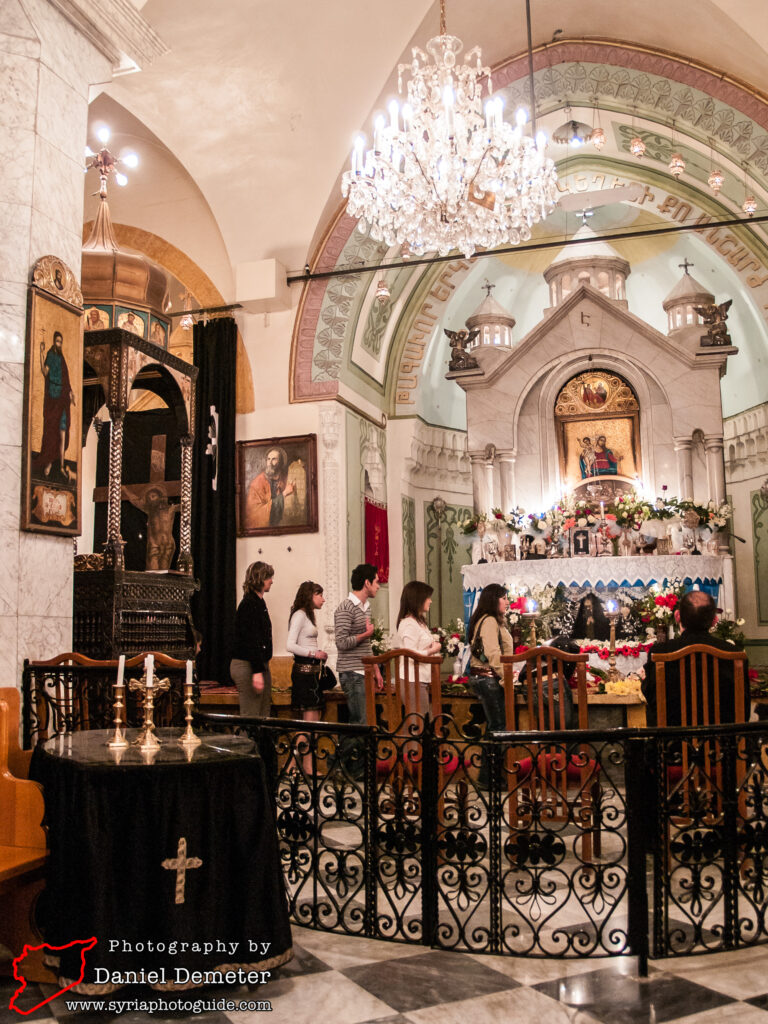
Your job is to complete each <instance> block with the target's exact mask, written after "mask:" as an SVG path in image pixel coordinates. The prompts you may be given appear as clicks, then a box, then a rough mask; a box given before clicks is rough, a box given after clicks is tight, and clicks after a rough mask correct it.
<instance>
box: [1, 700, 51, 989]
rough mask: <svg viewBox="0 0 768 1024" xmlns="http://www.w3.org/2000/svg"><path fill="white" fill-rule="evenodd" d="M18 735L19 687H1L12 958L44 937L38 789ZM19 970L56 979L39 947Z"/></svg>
mask: <svg viewBox="0 0 768 1024" xmlns="http://www.w3.org/2000/svg"><path fill="white" fill-rule="evenodd" d="M18 737H19V692H18V690H16V689H15V688H14V687H0V943H2V945H4V946H6V947H7V948H8V949H9V950H10V952H11V953H12V955H13V956H14V957H16V956H19V954H20V953H22V952H23V950H24V944H25V943H27V944H28V945H39V944H40V943H41V942H42V941H43V940H42V938H41V937H40V935H39V933H38V932H37V931H36V930H35V928H34V925H33V922H32V909H33V907H34V904H35V901H36V899H37V896H38V894H39V892H40V890H41V889H42V887H43V874H44V868H45V862H46V859H47V857H48V850H47V841H46V835H45V831H44V829H43V827H42V824H41V822H42V820H43V813H44V810H45V804H44V801H43V791H42V788H41V787H40V786H38V784H37V783H36V782H30V781H29V780H28V779H27V778H26V777H25V776H26V775H27V774H28V772H29V760H30V757H31V756H32V752H31V751H28V750H27V751H25V750H21V749H20V747H19V741H18ZM0 973H2V974H10V975H12V974H13V963H12V962H11V961H8V962H7V963H2V964H0ZM23 973H24V977H25V978H27V979H28V980H29V981H37V982H40V981H43V982H49V983H51V984H55V983H56V977H55V976H54V975H53V974H52V973H51V972H50V971H49V970H48V969H47V968H46V967H45V966H44V965H43V962H42V955H41V953H40V952H37V953H32V954H30V955H29V956H27V957H26V959H25V960H24V967H23Z"/></svg>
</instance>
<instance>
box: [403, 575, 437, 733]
mask: <svg viewBox="0 0 768 1024" xmlns="http://www.w3.org/2000/svg"><path fill="white" fill-rule="evenodd" d="M432 593H433V588H432V587H430V585H429V584H428V583H422V582H421V580H411V582H410V583H406V584H405V586H404V587H403V593H402V594H401V595H400V611H399V612H398V615H397V632H396V633H395V647H404V648H405V649H406V650H408V651H413V652H414V653H415V654H424V655H430V654H439V653H440V641H439V640H437V639H435V636H434V634H433V633H432V632H430V629H429V626H428V625H427V615H428V613H429V608H430V605H431V604H432ZM431 678H432V666H431V665H419V683H420V684H421V685H420V686H419V711H420V712H421V714H425V713H426V712H427V710H428V709H429V681H430V679H431Z"/></svg>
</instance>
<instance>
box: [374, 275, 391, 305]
mask: <svg viewBox="0 0 768 1024" xmlns="http://www.w3.org/2000/svg"><path fill="white" fill-rule="evenodd" d="M390 295H391V292H390V290H389V285H388V284H387V280H386V278H384V277H380V278H379V283H378V284H377V285H376V301H377V302H380V303H381V304H382V306H383V305H384V303H385V302H386V301H387V299H389V297H390Z"/></svg>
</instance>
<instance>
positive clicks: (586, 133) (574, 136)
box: [552, 105, 592, 148]
mask: <svg viewBox="0 0 768 1024" xmlns="http://www.w3.org/2000/svg"><path fill="white" fill-rule="evenodd" d="M565 118H566V120H565V124H561V125H560V127H559V128H555V130H554V131H553V132H552V141H553V142H559V143H560V144H561V145H564V146H574V147H576V148H578V147H579V146H583V145H584V144H585V143H586V142H589V141H590V139H591V138H592V129H591V128H590V127H589V125H588V124H584V122H583V121H575V120H574V119H573V118H572V117H571V108H570V106H567V105H566V108H565Z"/></svg>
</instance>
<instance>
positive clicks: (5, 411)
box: [0, 363, 24, 475]
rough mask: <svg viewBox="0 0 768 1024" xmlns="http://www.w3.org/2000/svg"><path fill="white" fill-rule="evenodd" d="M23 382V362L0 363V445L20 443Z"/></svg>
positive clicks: (18, 470) (19, 470)
mask: <svg viewBox="0 0 768 1024" xmlns="http://www.w3.org/2000/svg"><path fill="white" fill-rule="evenodd" d="M23 384H24V365H23V363H0V445H21V419H22V389H23ZM20 472H21V467H19V469H17V471H16V473H17V475H18V474H19V473H20Z"/></svg>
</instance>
